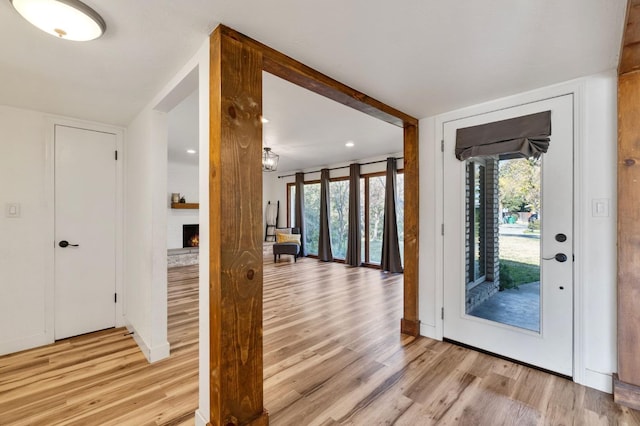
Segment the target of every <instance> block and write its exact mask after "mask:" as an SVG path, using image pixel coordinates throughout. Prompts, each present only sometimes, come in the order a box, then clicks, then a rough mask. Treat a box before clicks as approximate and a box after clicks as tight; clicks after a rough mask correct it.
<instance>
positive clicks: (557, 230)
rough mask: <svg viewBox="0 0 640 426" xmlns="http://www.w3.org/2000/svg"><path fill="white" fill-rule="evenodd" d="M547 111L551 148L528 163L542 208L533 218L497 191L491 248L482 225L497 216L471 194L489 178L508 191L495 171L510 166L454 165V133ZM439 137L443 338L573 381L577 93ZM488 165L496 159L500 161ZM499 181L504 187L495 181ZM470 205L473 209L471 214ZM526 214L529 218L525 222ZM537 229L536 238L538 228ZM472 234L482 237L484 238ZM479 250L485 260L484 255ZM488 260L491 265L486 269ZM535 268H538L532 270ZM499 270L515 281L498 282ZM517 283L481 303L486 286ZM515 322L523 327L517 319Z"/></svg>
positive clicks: (452, 125)
mask: <svg viewBox="0 0 640 426" xmlns="http://www.w3.org/2000/svg"><path fill="white" fill-rule="evenodd" d="M548 110H551V137H550V139H551V140H550V145H549V150H548V152H547V153H546V154H543V155H542V158H541V160H539V162H537V163H536V164H535V165H529V166H531V167H538V169H536V170H537V171H536V172H535V173H539V176H540V178H539V181H538V182H539V185H540V191H539V194H540V202H539V203H538V202H535V203H533V204H540V205H538V206H536V207H532V206H531V205H529V206H528V208H526V209H528V210H530V211H529V212H521V213H515V212H513V213H512V210H513V209H514V207H513V206H512V205H507V204H508V202H511V204H513V200H515V199H516V198H515V196H514V197H511V198H508V197H507V196H506V195H504V194H503V193H506V192H507V190H504V189H503V190H500V191H497V192H499V193H500V195H499V197H498V198H499V200H500V201H499V202H493V204H494V205H497V206H498V207H497V208H496V209H497V211H495V212H494V213H496V214H497V222H498V223H499V225H496V228H494V229H497V228H499V231H491V232H493V234H491V238H494V236H495V241H496V243H492V242H491V241H493V240H490V239H489V238H488V237H487V232H489V231H487V229H488V228H487V227H483V226H480V225H478V224H479V223H480V222H481V221H482V220H485V221H487V222H486V223H488V224H487V225H486V226H492V225H491V223H493V222H491V221H492V220H495V219H493V218H491V217H490V215H489V213H491V211H490V212H489V213H485V212H484V211H483V210H481V209H480V208H479V207H478V206H479V205H480V203H479V201H478V199H479V196H478V197H477V198H474V197H475V195H474V193H478V194H479V193H481V190H480V189H479V188H481V187H483V186H482V185H486V184H487V183H486V182H488V180H487V179H495V184H496V186H497V187H498V188H499V187H500V185H507V184H508V181H507V179H508V178H512V176H511V175H509V176H508V177H503V175H502V174H500V173H504V174H506V173H508V167H509V165H508V164H507V163H506V162H505V161H507V160H504V161H498V162H497V163H495V162H494V163H492V164H497V165H498V169H497V170H499V172H495V174H493V175H492V172H491V170H490V167H489V165H488V163H486V164H485V163H483V161H484V160H483V159H476V160H475V162H474V163H473V164H471V165H469V162H470V161H474V159H470V160H467V161H466V162H465V161H459V160H457V159H456V158H455V156H454V147H455V140H456V130H457V129H459V128H465V127H470V126H475V125H481V124H485V123H491V122H495V121H500V120H505V119H509V118H514V117H520V116H524V115H528V114H533V113H537V112H542V111H548ZM443 132H444V194H447V195H445V202H444V218H445V235H444V259H445V261H444V262H445V264H444V337H445V338H448V339H451V340H454V341H458V342H461V343H464V344H468V345H471V346H474V347H477V348H480V349H483V350H487V351H489V352H493V353H496V354H500V355H503V356H506V357H509V358H512V359H516V360H519V361H522V362H525V363H528V364H531V365H535V366H538V367H541V368H544V369H548V370H551V371H555V372H558V373H560V374H564V375H567V376H572V375H573V95H565V96H561V97H558V98H553V99H548V100H544V101H539V102H535V103H531V104H526V105H521V106H518V107H514V108H509V109H506V110H500V111H494V112H490V113H486V114H482V115H477V116H473V117H468V118H464V119H460V120H456V121H451V122H447V123H445V124H444V127H443ZM487 158H489V157H487ZM489 161H491V160H489ZM493 161H497V159H496V157H493ZM511 161H527V160H526V159H525V160H511ZM532 163H533V162H532ZM491 167H493V166H491ZM474 170H475V171H474ZM530 170H533V169H530ZM532 173H533V172H532ZM492 176H496V177H492ZM497 176H500V177H499V178H498V177H497ZM481 179H482V180H481ZM499 179H504V180H503V182H502V183H500V182H499V181H498V180H499ZM483 182H484V183H483ZM523 187H524V185H523ZM467 188H471V189H470V190H467ZM503 196H504V197H506V198H503ZM473 200H475V201H473ZM486 202H487V201H483V203H486ZM471 203H473V204H471ZM503 203H504V205H503ZM523 204H525V203H524V202H523ZM470 205H473V207H471V209H470V208H469V206H470ZM536 209H537V210H539V211H536ZM492 211H493V210H492ZM485 215H486V216H485ZM474 217H478V218H479V219H474ZM529 217H533V219H532V220H531V221H529V219H528V218H529ZM536 217H537V218H538V220H539V221H538V222H536V219H535V218H536ZM474 220H475V222H476V223H475V225H474ZM489 222H490V223H489ZM482 223H485V222H482ZM537 225H539V228H540V230H539V231H537V229H535V228H537ZM474 229H479V230H476V231H474ZM474 232H475V233H474ZM481 232H482V234H480V233H481ZM538 232H539V233H538ZM560 234H563V235H564V238H563V236H562V235H560ZM478 235H483V238H484V241H483V240H482V238H481V237H479V236H478ZM487 244H494V245H493V246H492V248H495V249H496V250H497V251H498V253H499V256H498V257H499V258H500V260H499V262H498V261H497V260H495V258H494V257H492V256H494V255H493V254H492V253H491V249H487ZM536 247H538V248H537V250H538V251H537V252H536V251H535V250H536ZM483 250H484V251H485V252H486V255H482V254H481V253H482V252H483ZM559 253H560V254H564V255H566V257H567V260H566V261H564V262H563V261H559V260H562V257H561V256H560V257H559V260H556V258H555V257H554V256H555V255H556V254H559ZM483 256H484V257H483ZM487 259H494V260H492V262H493V263H492V264H491V265H489V266H487V262H488V261H487ZM498 263H499V264H500V265H501V266H500V269H501V271H500V273H498ZM479 264H480V265H479ZM536 264H537V266H536ZM504 265H507V266H504ZM536 268H539V269H538V270H537V271H536ZM514 271H515V272H514ZM537 272H539V278H538V279H539V282H538V284H536V278H535V274H536V273H537ZM503 273H504V274H506V273H510V274H511V275H509V277H507V276H504V277H503ZM528 273H531V274H534V275H527V274H528ZM514 276H515V277H518V278H516V279H520V281H521V283H520V285H519V286H518V289H505V290H504V291H498V292H497V293H495V294H493V295H491V296H489V297H487V294H490V293H491V291H490V290H491V289H492V287H491V285H492V282H491V281H494V280H497V282H500V281H502V282H504V283H506V284H509V283H511V282H514V279H513V277H514ZM489 279H491V281H489ZM493 291H495V289H494V290H493ZM483 298H485V299H484V300H483ZM513 300H515V302H513ZM485 302H486V304H485V305H483V303H485ZM507 302H509V303H515V304H513V305H509V303H507ZM525 312H528V313H527V314H525ZM523 318H524V320H523ZM521 320H523V322H519V321H521ZM527 321H528V322H527Z"/></svg>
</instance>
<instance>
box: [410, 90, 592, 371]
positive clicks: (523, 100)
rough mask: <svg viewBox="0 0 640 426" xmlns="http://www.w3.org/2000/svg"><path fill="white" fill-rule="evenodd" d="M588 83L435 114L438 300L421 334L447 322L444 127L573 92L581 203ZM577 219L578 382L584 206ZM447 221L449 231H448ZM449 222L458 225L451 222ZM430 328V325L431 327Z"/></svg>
mask: <svg viewBox="0 0 640 426" xmlns="http://www.w3.org/2000/svg"><path fill="white" fill-rule="evenodd" d="M584 86H585V83H584V81H583V80H575V81H571V82H568V83H563V84H559V85H555V86H550V87H546V88H543V89H539V90H534V91H531V92H526V93H521V94H518V95H515V96H511V97H508V98H503V99H498V100H495V101H490V102H487V103H484V104H480V105H474V106H472V107H468V108H464V109H460V110H457V111H453V112H450V113H446V114H442V115H439V116H437V117H435V120H434V123H433V125H434V129H433V130H434V133H435V141H436V143H435V144H434V146H433V147H432V148H433V150H432V151H431V152H432V154H433V155H434V158H436V161H435V162H434V164H433V165H434V166H435V170H434V172H433V174H432V176H433V175H435V176H434V178H435V199H436V200H437V203H436V204H437V206H436V207H435V208H434V209H432V210H431V211H433V213H434V215H435V222H434V225H435V228H437V229H434V230H433V235H434V236H435V241H433V244H434V255H435V256H434V267H435V271H434V275H435V296H436V297H435V301H434V306H433V308H434V313H435V316H434V322H433V327H432V328H431V327H428V326H427V327H423V328H422V329H421V334H423V335H426V336H429V337H432V338H435V339H439V340H442V339H443V335H444V322H443V320H442V317H441V315H440V312H441V310H442V309H443V307H444V285H445V283H444V255H443V253H444V236H443V235H442V233H441V226H442V224H444V223H445V220H444V212H443V206H444V196H445V192H444V179H443V172H444V170H443V169H444V167H443V159H444V156H443V153H442V151H441V145H440V143H441V141H442V140H443V127H444V124H445V123H447V122H450V121H455V120H459V119H463V118H467V117H471V116H475V115H480V114H486V113H488V112H492V111H498V110H503V109H508V108H512V107H515V106H519V105H523V104H528V103H533V102H537V101H541V100H545V99H550V98H555V97H558V96H563V95H567V94H573V99H574V105H573V124H574V126H573V132H574V153H573V155H574V170H573V177H574V179H573V181H574V188H573V194H574V195H573V203H574V206H581V205H582V200H583V197H584V195H583V192H584V189H583V188H582V167H583V164H584V155H585V153H584V150H583V149H582V148H581V147H582V139H583V138H582V135H583V133H584V125H585V123H584V91H585V88H584ZM573 223H574V231H573V232H574V254H575V261H574V263H573V276H574V291H573V298H574V311H573V323H574V333H573V348H574V351H573V366H574V367H573V368H574V373H573V380H574V382H576V383H584V380H585V377H584V376H585V369H584V340H585V336H584V328H583V324H584V310H585V308H584V288H583V285H582V281H583V280H582V275H583V272H582V271H583V270H584V265H583V261H582V259H583V255H582V241H581V240H582V235H583V232H582V231H583V229H584V226H585V225H584V217H583V213H582V212H581V210H580V209H578V208H574V213H573ZM446 226H447V225H445V231H444V232H445V233H446ZM448 226H454V225H453V224H449V225H448ZM429 328H430V329H429Z"/></svg>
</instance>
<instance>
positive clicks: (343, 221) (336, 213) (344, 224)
mask: <svg viewBox="0 0 640 426" xmlns="http://www.w3.org/2000/svg"><path fill="white" fill-rule="evenodd" d="M329 199H330V207H331V210H330V212H329V231H330V233H331V251H332V253H333V257H334V258H336V259H345V258H346V256H347V239H348V236H349V180H348V179H341V180H334V181H331V182H330V183H329Z"/></svg>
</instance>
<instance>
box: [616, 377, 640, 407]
mask: <svg viewBox="0 0 640 426" xmlns="http://www.w3.org/2000/svg"><path fill="white" fill-rule="evenodd" d="M613 400H614V401H615V403H616V404H620V405H624V406H625V407H629V408H633V409H634V410H640V386H636V385H632V384H630V383H625V382H622V381H620V378H619V377H618V374H617V373H613Z"/></svg>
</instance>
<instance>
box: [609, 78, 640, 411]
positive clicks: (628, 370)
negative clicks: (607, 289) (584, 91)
mask: <svg viewBox="0 0 640 426" xmlns="http://www.w3.org/2000/svg"><path fill="white" fill-rule="evenodd" d="M639 116H640V72H637V71H636V72H632V73H627V74H624V75H621V76H619V79H618V376H619V378H618V382H622V383H624V384H626V386H624V387H622V386H616V387H614V392H615V391H616V390H621V389H626V390H627V392H626V394H627V396H626V397H624V398H622V397H616V401H628V400H629V398H630V396H629V395H631V396H633V395H635V396H636V397H637V398H638V399H637V401H636V403H635V405H636V406H640V363H639V362H638V356H639V354H640V267H639V266H640V208H639V207H638V206H640V191H638V183H637V182H638V181H640V144H638V140H640V120H638V117H639ZM632 386H635V387H636V388H637V389H636V391H635V393H634V392H628V390H629V388H630V387H632ZM614 396H615V395H614Z"/></svg>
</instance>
